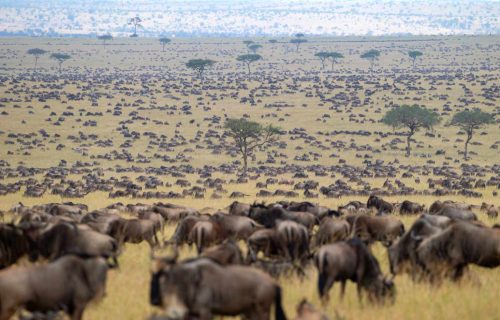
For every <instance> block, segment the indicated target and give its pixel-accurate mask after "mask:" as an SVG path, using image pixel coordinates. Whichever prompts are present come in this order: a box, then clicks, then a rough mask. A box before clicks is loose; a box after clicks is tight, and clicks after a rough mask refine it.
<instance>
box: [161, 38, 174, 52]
mask: <svg viewBox="0 0 500 320" xmlns="http://www.w3.org/2000/svg"><path fill="white" fill-rule="evenodd" d="M159 40H160V43H161V46H162V49H161V50H162V51H165V45H167V44H169V43H170V42H171V41H172V40H170V39H169V38H160V39H159Z"/></svg>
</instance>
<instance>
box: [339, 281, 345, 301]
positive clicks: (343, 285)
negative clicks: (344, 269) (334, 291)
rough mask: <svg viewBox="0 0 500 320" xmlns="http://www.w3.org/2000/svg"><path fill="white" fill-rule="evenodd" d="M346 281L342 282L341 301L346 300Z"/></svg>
mask: <svg viewBox="0 0 500 320" xmlns="http://www.w3.org/2000/svg"><path fill="white" fill-rule="evenodd" d="M345 283H346V281H345V280H342V281H341V282H340V301H343V300H344V295H345Z"/></svg>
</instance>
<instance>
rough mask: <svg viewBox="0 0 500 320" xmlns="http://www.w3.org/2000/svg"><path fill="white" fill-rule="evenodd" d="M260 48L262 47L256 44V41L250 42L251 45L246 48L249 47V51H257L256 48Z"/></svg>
mask: <svg viewBox="0 0 500 320" xmlns="http://www.w3.org/2000/svg"><path fill="white" fill-rule="evenodd" d="M260 48H262V45H260V44H256V43H254V44H251V45H249V46H248V49H249V50H250V51H252V52H253V53H256V52H257V50H258V49H260Z"/></svg>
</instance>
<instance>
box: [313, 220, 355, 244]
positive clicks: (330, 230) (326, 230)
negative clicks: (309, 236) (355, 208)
mask: <svg viewBox="0 0 500 320" xmlns="http://www.w3.org/2000/svg"><path fill="white" fill-rule="evenodd" d="M349 233H350V225H349V223H348V222H347V221H346V220H343V219H333V218H330V217H324V218H323V219H321V222H320V224H319V229H318V232H316V241H315V244H316V246H318V247H320V246H322V245H325V244H329V243H333V242H336V241H343V240H345V239H347V237H349Z"/></svg>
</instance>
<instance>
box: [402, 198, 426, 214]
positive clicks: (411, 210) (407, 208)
mask: <svg viewBox="0 0 500 320" xmlns="http://www.w3.org/2000/svg"><path fill="white" fill-rule="evenodd" d="M424 208H425V206H424V205H422V204H418V203H416V202H411V201H409V200H404V201H403V202H402V203H401V205H400V206H399V213H400V214H419V213H422V212H423V211H424Z"/></svg>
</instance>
